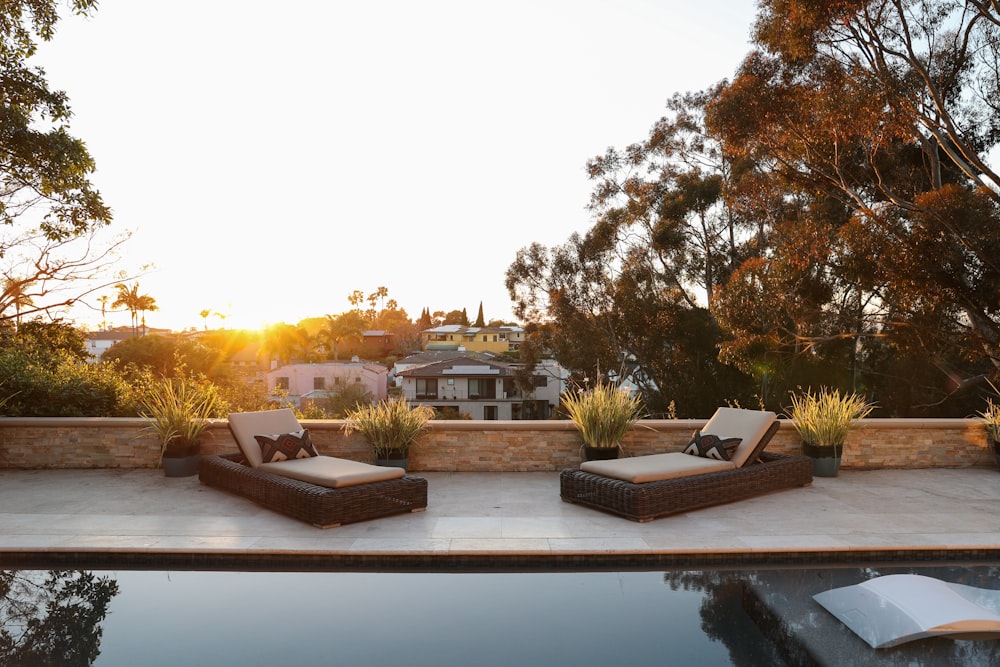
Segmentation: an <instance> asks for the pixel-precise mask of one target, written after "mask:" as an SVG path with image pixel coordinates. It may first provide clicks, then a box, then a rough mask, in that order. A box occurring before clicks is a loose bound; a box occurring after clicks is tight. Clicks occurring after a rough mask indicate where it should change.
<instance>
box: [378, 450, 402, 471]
mask: <svg viewBox="0 0 1000 667" xmlns="http://www.w3.org/2000/svg"><path fill="white" fill-rule="evenodd" d="M407 463H409V458H408V456H407V452H406V450H405V449H390V450H389V451H387V452H382V453H380V454H376V455H375V465H377V466H385V467H387V468H402V469H403V470H406V466H407Z"/></svg>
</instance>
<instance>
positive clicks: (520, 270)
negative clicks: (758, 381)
mask: <svg viewBox="0 0 1000 667" xmlns="http://www.w3.org/2000/svg"><path fill="white" fill-rule="evenodd" d="M718 90H719V87H716V88H713V89H710V90H708V91H705V92H702V93H693V94H687V95H675V96H674V97H673V98H671V100H670V101H669V102H668V111H669V114H668V115H667V116H664V118H662V119H660V120H659V121H658V122H657V123H656V124H655V125H654V127H653V130H652V131H651V132H650V135H649V137H648V138H647V139H646V140H645V141H644V142H642V143H637V144H633V145H631V146H628V147H627V148H626V149H624V150H618V149H614V148H611V149H608V150H607V151H606V152H605V153H604V154H603V155H600V156H598V157H596V158H594V159H593V160H591V161H590V162H589V163H588V172H589V174H590V177H591V179H592V181H593V182H594V188H593V193H592V196H591V204H590V209H591V211H592V213H593V214H594V218H595V219H594V223H593V225H592V226H591V228H590V229H589V230H588V231H587V233H586V235H583V236H581V235H579V234H574V235H573V236H571V237H570V239H569V240H568V241H567V242H566V243H564V244H562V245H560V246H557V247H555V248H552V249H549V248H545V247H544V246H541V245H538V244H534V245H532V246H530V247H528V248H524V249H522V250H521V251H519V252H518V255H517V258H516V260H515V262H514V263H513V264H512V265H511V266H510V267H509V268H508V271H507V274H506V286H507V289H508V292H509V293H510V297H511V300H512V301H513V302H514V304H515V314H516V315H517V316H518V317H519V318H521V319H522V320H523V321H526V322H528V323H529V326H528V327H527V328H528V336H529V338H539V340H537V341H534V342H533V345H536V346H539V347H542V348H544V349H547V350H549V351H551V352H552V353H553V354H554V355H555V357H556V359H557V360H558V361H559V362H560V363H561V364H562V365H563V366H565V367H567V368H570V369H574V370H576V371H578V372H579V373H581V374H582V375H583V376H585V378H589V379H590V381H592V382H593V381H597V380H603V379H605V378H606V377H607V374H608V373H614V374H615V375H616V377H618V378H628V379H630V380H632V381H634V382H636V383H638V384H639V385H640V386H641V387H642V390H643V392H644V400H645V403H646V404H647V406H649V409H650V410H651V411H652V412H654V413H655V412H661V413H666V412H667V411H668V406H669V404H670V402H671V401H673V402H674V403H675V406H676V408H677V411H678V414H682V415H684V416H696V417H697V416H708V415H709V414H711V411H712V410H713V409H714V407H713V406H715V407H717V405H718V403H719V401H720V399H725V398H729V399H734V400H745V394H746V390H747V378H746V376H744V375H742V374H741V373H739V372H737V371H735V370H734V369H731V368H726V367H725V366H724V364H722V363H720V362H719V360H718V358H717V356H718V355H717V346H718V344H719V343H720V342H721V341H722V339H723V332H722V331H721V330H720V329H719V327H718V325H717V323H716V321H715V320H714V317H713V316H712V315H711V312H710V310H709V309H708V308H710V307H711V305H712V301H713V298H714V294H715V292H716V291H717V290H718V288H719V287H720V286H721V285H722V284H724V283H725V281H726V280H727V279H728V277H729V275H730V274H731V273H732V271H733V270H734V268H735V267H736V266H738V265H739V263H740V262H741V261H742V260H743V259H744V258H746V257H750V256H753V255H754V254H755V253H757V252H759V246H758V245H757V242H756V237H755V236H754V235H753V234H752V233H748V232H746V231H744V230H749V232H753V231H754V227H753V226H752V225H751V224H750V222H749V219H745V218H741V217H739V216H738V215H736V214H735V212H734V209H733V207H732V206H731V205H730V191H731V187H730V182H731V171H732V169H731V165H730V164H729V163H728V162H727V161H726V160H725V159H724V158H723V156H722V154H721V151H720V150H719V147H718V145H717V143H716V142H714V141H713V140H712V139H711V138H710V137H709V136H708V135H707V133H706V131H705V128H704V126H703V119H704V109H705V108H706V106H707V104H708V103H709V102H710V101H711V100H712V99H713V98H714V95H716V94H717V92H718ZM699 292H700V295H699ZM720 392H721V393H722V396H720V395H719V394H720Z"/></svg>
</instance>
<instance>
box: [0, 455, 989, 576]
mask: <svg viewBox="0 0 1000 667" xmlns="http://www.w3.org/2000/svg"><path fill="white" fill-rule="evenodd" d="M419 474H420V475H421V476H423V477H426V478H427V480H428V483H429V489H430V490H429V498H428V508H427V510H426V511H425V512H418V513H413V514H405V515H399V516H393V517H386V518H382V519H376V520H372V521H366V522H362V523H356V524H350V525H345V526H340V527H338V528H332V529H327V530H322V529H317V528H314V527H312V526H310V525H308V524H304V523H302V522H299V521H297V520H294V519H290V518H288V517H285V516H283V515H281V514H277V513H275V512H272V511H270V510H267V509H264V508H262V507H260V506H258V505H256V504H255V503H253V502H251V501H249V500H246V499H244V498H241V497H239V496H235V495H230V494H227V493H225V492H222V491H218V490H216V489H212V488H209V487H206V486H204V485H202V484H200V483H199V481H198V479H197V477H189V478H181V479H177V478H172V479H171V478H166V477H164V476H163V473H162V471H159V470H107V469H105V470H0V566H9V567H21V566H25V565H26V564H38V565H40V566H45V567H50V566H55V565H59V564H71V565H78V566H80V567H99V566H100V563H102V562H105V561H107V562H110V563H112V564H114V565H115V566H122V565H125V566H127V565H129V564H135V565H136V566H140V567H141V566H143V565H148V564H165V565H169V566H172V567H184V566H185V565H190V566H191V567H206V566H209V567H211V566H216V565H218V566H225V567H237V566H240V565H248V564H249V567H257V566H259V567H268V566H277V567H294V568H302V567H307V568H308V567H317V568H323V569H328V568H330V569H339V568H364V567H389V566H392V567H399V568H427V567H434V566H441V567H459V568H477V567H490V566H493V567H546V566H548V565H553V566H560V565H564V566H574V567H590V566H593V567H595V568H600V567H615V566H620V565H637V566H640V565H644V564H648V565H653V566H693V565H698V564H700V563H715V564H717V565H719V564H727V563H732V564H735V565H739V564H751V563H753V564H762V563H769V562H778V563H790V562H802V563H820V562H826V561H838V562H839V561H844V562H857V561H868V560H894V561H901V560H921V561H942V560H986V561H996V560H1000V511H998V507H1000V474H998V472H997V471H996V470H994V469H990V468H968V469H924V470H881V471H849V470H847V471H841V473H840V476H839V477H836V478H816V479H815V480H814V482H813V484H812V486H810V487H804V488H798V489H790V490H786V491H780V492H776V493H772V494H769V495H765V496H760V497H757V498H752V499H749V500H745V501H741V502H738V503H732V504H728V505H721V506H718V507H712V508H707V509H702V510H698V511H696V512H691V513H688V514H682V515H677V516H674V517H667V518H663V519H659V520H656V521H652V522H649V523H643V524H640V523H634V522H631V521H628V520H625V519H622V518H619V517H616V516H613V515H609V514H605V513H603V512H598V511H595V510H592V509H588V508H585V507H580V506H577V505H571V504H568V503H564V502H562V501H561V500H560V498H559V479H558V473H419Z"/></svg>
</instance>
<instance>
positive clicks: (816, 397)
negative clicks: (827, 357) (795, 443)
mask: <svg viewBox="0 0 1000 667" xmlns="http://www.w3.org/2000/svg"><path fill="white" fill-rule="evenodd" d="M874 409H875V405H874V404H872V403H869V402H867V401H866V400H865V399H864V398H863V397H862V396H859V395H858V394H853V393H852V394H846V393H845V394H841V393H840V390H839V389H828V388H826V387H821V388H820V390H819V391H818V392H816V393H813V392H812V390H807V391H806V393H804V394H794V393H793V394H792V406H791V407H790V408H789V409H788V417H789V418H790V419H791V420H792V423H793V425H794V426H795V430H796V431H798V433H799V437H800V438H802V441H803V442H805V443H807V444H810V445H814V446H817V447H836V446H841V445H843V444H844V439H845V438H846V437H847V432H848V431H849V430H850V428H851V424H852V423H854V421H855V420H858V419H864V418H865V417H867V416H868V415H869V414H871V412H872V410H874Z"/></svg>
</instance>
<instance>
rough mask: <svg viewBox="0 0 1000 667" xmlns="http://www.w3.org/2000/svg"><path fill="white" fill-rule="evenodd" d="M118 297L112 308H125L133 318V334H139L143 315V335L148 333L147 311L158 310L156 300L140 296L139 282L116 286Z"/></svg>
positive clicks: (144, 295) (145, 295) (146, 295)
mask: <svg viewBox="0 0 1000 667" xmlns="http://www.w3.org/2000/svg"><path fill="white" fill-rule="evenodd" d="M115 289H116V290H118V295H117V296H116V297H115V300H114V302H113V303H112V304H111V307H112V308H118V307H119V306H122V307H124V308H125V309H126V310H128V312H129V314H130V315H131V316H132V333H134V334H138V333H139V314H140V313H142V329H143V334H144V335H145V333H146V311H147V310H157V306H156V299H154V298H153V297H151V296H149V295H148V294H139V282H138V281H136V282H134V283H132V285H131V286H128V285H126V284H125V283H118V284H116V285H115Z"/></svg>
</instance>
